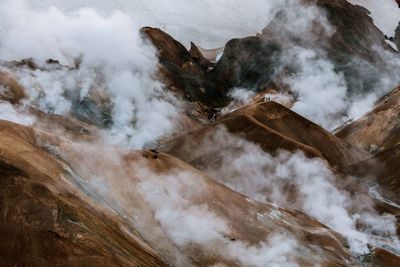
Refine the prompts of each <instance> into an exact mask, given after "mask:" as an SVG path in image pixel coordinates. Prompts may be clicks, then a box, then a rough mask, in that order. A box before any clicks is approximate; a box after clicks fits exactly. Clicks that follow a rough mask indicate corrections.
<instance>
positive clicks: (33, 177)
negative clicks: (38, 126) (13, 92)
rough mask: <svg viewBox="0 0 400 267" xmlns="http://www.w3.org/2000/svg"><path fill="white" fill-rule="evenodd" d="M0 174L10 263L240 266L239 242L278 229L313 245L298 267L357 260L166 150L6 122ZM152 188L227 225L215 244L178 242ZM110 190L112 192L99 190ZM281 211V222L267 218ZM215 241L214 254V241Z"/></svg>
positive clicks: (321, 233)
mask: <svg viewBox="0 0 400 267" xmlns="http://www.w3.org/2000/svg"><path fill="white" fill-rule="evenodd" d="M0 174H1V181H0V183H1V187H0V199H1V200H0V203H1V210H2V212H3V215H2V216H1V219H0V232H1V234H2V240H1V242H0V243H1V244H0V247H1V250H0V261H1V262H0V263H1V265H3V266H7V265H15V264H17V265H40V266H43V265H65V266H96V265H101V266H104V265H107V266H120V265H123V266H163V265H166V263H165V262H169V263H176V262H177V261H178V259H177V257H183V258H184V262H186V263H187V264H191V265H197V266H209V265H213V264H216V263H218V262H221V263H225V264H228V265H229V266H238V265H242V264H241V263H240V262H241V260H242V258H240V257H245V256H246V255H240V257H239V258H238V255H236V254H234V253H233V252H232V251H234V249H237V248H238V246H239V247H240V244H242V245H243V249H246V247H248V246H253V248H252V249H253V251H254V250H257V249H260V248H261V247H259V242H266V243H268V238H269V236H270V235H271V234H272V233H285V236H289V237H290V238H291V240H295V242H296V243H295V244H296V247H298V248H299V249H300V250H301V251H307V253H306V254H302V253H298V252H297V250H296V249H294V250H293V251H291V252H290V256H288V257H290V260H292V261H295V262H297V263H299V264H300V265H301V266H313V265H314V264H315V263H316V262H318V263H320V264H322V265H323V266H345V265H347V263H346V261H347V262H349V261H350V262H351V261H352V259H351V257H350V255H349V253H348V250H347V249H346V248H345V247H344V246H345V242H343V239H342V237H340V236H339V235H338V234H336V233H334V232H332V231H331V230H329V229H328V228H326V227H325V226H324V225H322V224H320V223H318V222H317V221H315V220H313V219H310V218H309V217H307V216H306V215H304V214H302V213H299V212H297V211H294V210H284V209H279V208H275V207H272V206H269V205H263V204H260V203H258V202H255V201H252V200H249V199H246V197H244V196H242V195H240V194H238V193H236V192H233V191H231V190H229V189H228V188H226V187H224V186H222V185H220V184H219V183H217V182H215V181H213V180H212V179H209V178H208V177H206V176H204V175H203V174H202V173H201V172H199V171H197V170H196V169H194V168H192V167H190V166H189V165H187V164H185V163H184V162H182V161H180V160H178V159H176V158H173V157H171V156H168V155H166V154H162V153H155V152H149V151H124V150H121V149H118V148H114V149H111V148H110V147H105V146H104V145H103V144H95V143H74V142H72V141H68V140H65V139H62V138H56V137H53V136H52V135H51V134H48V133H44V132H42V131H40V130H35V129H32V128H29V127H24V126H20V125H16V124H13V123H10V122H6V121H0ZM182 175H183V176H182ZM180 176H182V177H184V179H183V178H182V177H181V178H179V177H180ZM149 183H150V184H149ZM181 183H183V184H181ZM148 185H154V186H156V187H155V188H157V190H160V192H169V191H168V190H172V192H175V191H174V190H176V192H175V193H174V194H172V195H170V194H167V195H165V196H163V195H162V194H161V196H162V197H163V198H162V199H161V202H160V203H169V202H170V201H172V202H173V203H175V202H174V201H175V199H176V196H177V195H176V194H178V193H179V194H178V195H179V197H180V198H181V201H178V202H176V203H175V204H174V205H178V206H177V207H176V211H179V210H180V209H183V212H187V211H189V212H190V211H192V210H193V209H195V208H199V209H200V210H201V211H204V212H205V213H206V214H213V216H216V217H215V218H217V219H218V220H217V221H220V222H223V224H225V223H226V225H228V226H229V229H225V230H224V232H225V234H224V235H221V236H220V237H218V240H217V241H214V240H213V239H211V241H209V242H205V243H203V244H202V243H200V244H198V243H196V242H195V240H196V239H194V241H192V242H191V243H190V245H184V246H182V245H179V243H176V242H177V241H174V238H172V237H171V235H172V234H171V233H170V232H169V231H168V228H164V225H163V221H160V220H159V219H157V218H158V217H157V216H156V214H158V213H159V212H161V211H164V210H165V208H163V209H161V210H160V209H159V207H158V206H157V205H162V204H157V205H156V206H154V202H153V201H155V200H157V198H158V197H159V196H158V195H159V193H157V191H155V192H154V193H151V192H152V191H150V195H147V196H146V193H144V192H143V191H145V189H146V188H147V187H146V186H148ZM183 185H184V187H182V186H183ZM103 186H104V190H105V191H103V190H99V188H103ZM199 188H202V189H201V193H200V194H199V191H198V190H200V189H199ZM154 194H155V195H154ZM147 197H150V199H148V198H147ZM153 198H154V199H155V200H154V199H153ZM180 205H182V206H180ZM195 210H196V209H195ZM275 213H278V214H280V216H281V217H279V218H280V219H277V218H275V217H274V216H272V215H269V214H275ZM188 215H190V214H188ZM189 218H190V217H189ZM175 223H179V221H174V224H175ZM184 227H189V229H190V227H191V226H190V225H186V224H184ZM217 227H218V226H217ZM200 229H204V228H200ZM206 229H207V228H206ZM181 230H182V231H184V233H185V231H187V230H185V229H181ZM189 233H190V232H189ZM192 234H195V233H192ZM204 234H206V232H205V233H204ZM187 238H189V239H190V238H191V236H190V235H188V237H187ZM220 239H221V240H220ZM213 242H217V243H213ZM282 242H284V241H282ZM216 244H219V245H218V246H219V248H218V249H215V251H214V252H211V251H210V248H211V247H209V246H215V245H216ZM236 244H237V245H236ZM177 249H178V250H177ZM225 251H226V254H224V252H225ZM249 251H252V250H249ZM310 253H311V254H310ZM305 255H307V256H305ZM310 255H311V256H310ZM185 258H186V259H185ZM180 261H182V259H180ZM187 264H186V265H185V264H184V266H187ZM180 265H182V262H181V263H180Z"/></svg>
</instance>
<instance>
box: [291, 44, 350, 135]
mask: <svg viewBox="0 0 400 267" xmlns="http://www.w3.org/2000/svg"><path fill="white" fill-rule="evenodd" d="M288 58H290V59H291V60H292V61H294V62H295V64H297V65H298V66H299V67H300V69H299V71H298V72H297V73H296V74H295V75H294V76H292V77H290V78H289V79H288V80H287V83H288V84H289V85H290V88H291V90H292V92H293V93H294V94H295V95H296V96H297V101H296V102H295V103H294V105H293V107H292V109H293V111H295V112H297V113H299V114H300V115H303V116H304V117H306V118H308V119H310V120H311V121H313V122H315V123H317V124H319V125H321V126H322V127H324V128H326V129H331V128H332V127H334V126H336V125H337V124H338V123H339V122H340V121H342V120H343V118H342V116H343V114H345V112H346V109H347V104H346V102H347V99H346V93H347V86H346V82H345V80H344V76H343V74H341V73H337V72H335V70H334V65H333V64H332V63H331V62H330V61H329V60H327V59H324V58H322V57H321V56H317V54H316V52H314V51H313V50H311V49H305V48H300V47H296V48H293V49H292V50H291V51H289V54H288Z"/></svg>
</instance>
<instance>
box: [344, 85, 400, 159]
mask: <svg viewBox="0 0 400 267" xmlns="http://www.w3.org/2000/svg"><path fill="white" fill-rule="evenodd" d="M398 114H400V87H398V88H395V89H394V90H392V91H391V92H389V93H388V94H386V95H384V96H383V97H381V98H380V99H379V100H378V102H377V103H376V105H375V107H374V109H373V110H372V111H371V112H369V113H367V114H365V115H364V116H363V117H361V118H359V119H358V120H356V121H354V122H352V123H351V124H349V125H348V126H346V127H344V128H343V129H341V130H340V131H339V132H337V133H336V136H337V137H339V138H341V139H343V140H346V141H348V142H350V143H352V144H355V145H358V146H359V147H361V148H364V149H365V150H367V151H370V152H377V151H382V150H384V149H385V148H390V147H393V146H394V145H396V144H398V143H399V142H400V135H399V133H400V117H399V116H398Z"/></svg>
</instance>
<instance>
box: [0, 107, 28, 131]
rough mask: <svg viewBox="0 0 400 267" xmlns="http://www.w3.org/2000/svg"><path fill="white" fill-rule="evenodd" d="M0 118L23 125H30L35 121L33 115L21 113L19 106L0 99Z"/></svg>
mask: <svg viewBox="0 0 400 267" xmlns="http://www.w3.org/2000/svg"><path fill="white" fill-rule="evenodd" d="M0 120H7V121H12V122H15V123H18V124H22V125H25V126H31V125H32V124H33V123H34V122H35V118H34V117H32V116H30V115H29V114H26V113H25V114H24V113H21V110H20V108H18V107H15V106H13V105H11V104H10V103H8V102H2V101H0Z"/></svg>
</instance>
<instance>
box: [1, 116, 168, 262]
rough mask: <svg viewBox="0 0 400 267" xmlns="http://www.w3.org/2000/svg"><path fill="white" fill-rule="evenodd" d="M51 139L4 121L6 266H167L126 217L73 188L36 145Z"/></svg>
mask: <svg viewBox="0 0 400 267" xmlns="http://www.w3.org/2000/svg"><path fill="white" fill-rule="evenodd" d="M45 138H49V139H51V137H50V136H48V135H44V134H39V133H36V132H35V131H34V130H33V129H30V128H27V127H22V126H19V125H16V124H13V123H9V122H5V121H0V177H1V179H0V183H1V186H0V199H1V200H0V206H1V211H2V216H1V218H0V232H1V237H2V240H1V242H0V265H2V266H15V265H19V266H20V265H25V266H26V265H29V266H55V265H60V266H99V265H100V266H105V265H106V266H121V265H124V266H163V265H165V263H164V262H163V260H161V258H160V256H159V255H158V254H157V253H156V252H155V251H154V250H152V249H151V248H150V247H148V246H147V245H146V244H145V243H144V242H143V241H141V240H140V238H139V237H138V236H132V235H129V234H127V233H126V232H124V231H123V228H122V227H124V226H123V225H124V224H123V222H122V221H121V220H120V219H118V218H116V217H115V216H113V215H112V214H110V213H109V212H107V211H106V210H104V209H101V208H99V207H97V206H96V205H95V204H94V203H92V202H91V201H90V200H89V199H85V198H82V197H80V196H78V195H76V194H75V192H74V191H73V190H68V189H69V188H68V186H67V184H66V181H63V180H62V173H63V169H62V167H61V165H60V162H59V161H58V160H57V159H55V158H53V157H51V156H50V155H48V153H46V152H45V151H44V150H42V149H40V148H37V147H35V145H34V144H37V143H40V142H43V141H44V139H45ZM125 227H127V228H129V226H125Z"/></svg>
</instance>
